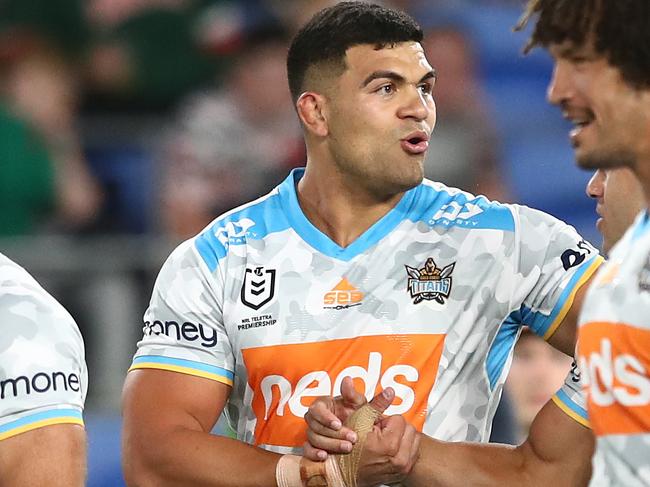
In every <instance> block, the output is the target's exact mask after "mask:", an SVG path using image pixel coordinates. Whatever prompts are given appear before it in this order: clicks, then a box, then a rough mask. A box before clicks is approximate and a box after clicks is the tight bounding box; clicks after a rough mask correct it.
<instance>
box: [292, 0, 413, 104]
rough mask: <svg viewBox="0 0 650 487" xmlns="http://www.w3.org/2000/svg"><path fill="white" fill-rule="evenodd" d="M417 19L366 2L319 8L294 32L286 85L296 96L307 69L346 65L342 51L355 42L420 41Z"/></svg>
mask: <svg viewBox="0 0 650 487" xmlns="http://www.w3.org/2000/svg"><path fill="white" fill-rule="evenodd" d="M423 37H424V34H423V33H422V29H421V28H420V26H419V25H418V24H417V22H416V21H415V20H414V19H413V18H411V17H410V16H409V15H407V14H406V13H404V12H400V11H397V10H391V9H388V8H384V7H381V6H379V5H375V4H370V3H366V2H341V3H338V4H336V5H334V6H333V7H329V8H326V9H324V10H321V11H320V12H318V13H317V14H316V15H314V17H313V18H312V19H311V20H310V21H309V22H308V23H307V24H306V25H305V26H304V27H303V28H302V29H301V30H300V31H299V32H298V34H296V36H295V37H294V39H293V42H292V43H291V47H290V48H289V54H288V56H287V75H288V78H289V89H290V90H291V96H292V98H293V99H294V101H295V100H297V99H298V97H299V96H300V94H301V93H302V89H303V84H304V82H305V75H306V73H307V70H308V69H309V68H310V67H312V66H314V65H316V64H320V63H333V64H334V65H336V66H338V67H340V68H341V71H343V70H344V69H345V53H346V51H347V50H348V49H349V48H351V47H354V46H357V45H361V44H373V45H375V46H377V48H382V47H384V46H386V45H390V44H396V43H398V42H409V41H413V42H421V41H422V39H423Z"/></svg>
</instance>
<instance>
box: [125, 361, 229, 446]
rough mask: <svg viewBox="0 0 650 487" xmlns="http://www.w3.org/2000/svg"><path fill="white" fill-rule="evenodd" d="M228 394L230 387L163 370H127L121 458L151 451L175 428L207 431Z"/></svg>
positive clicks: (217, 415)
mask: <svg viewBox="0 0 650 487" xmlns="http://www.w3.org/2000/svg"><path fill="white" fill-rule="evenodd" d="M229 394H230V386H228V385H226V384H223V383H221V382H217V381H214V380H210V379H205V378H202V377H197V376H192V375H188V374H182V373H177V372H171V371H167V370H155V369H144V370H133V371H131V372H129V374H128V376H127V378H126V382H125V385H124V394H123V416H124V425H123V447H124V452H125V458H129V457H131V456H135V457H138V456H140V455H142V454H143V453H145V452H151V451H152V448H151V445H155V444H160V442H161V440H162V439H163V438H164V436H165V435H166V434H169V433H171V432H173V431H175V430H177V429H179V428H182V429H189V430H194V431H199V432H205V433H209V432H210V431H211V429H212V427H213V426H214V424H215V423H216V421H217V419H218V418H219V415H220V414H221V412H222V410H223V408H224V405H225V403H226V400H227V399H228V396H229Z"/></svg>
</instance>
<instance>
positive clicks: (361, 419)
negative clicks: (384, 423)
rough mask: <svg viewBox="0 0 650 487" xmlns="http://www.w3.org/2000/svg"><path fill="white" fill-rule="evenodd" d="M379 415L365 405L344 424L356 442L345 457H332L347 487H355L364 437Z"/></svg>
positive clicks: (364, 441)
mask: <svg viewBox="0 0 650 487" xmlns="http://www.w3.org/2000/svg"><path fill="white" fill-rule="evenodd" d="M381 415H382V414H381V413H380V412H379V411H377V410H376V409H375V408H373V407H372V406H369V405H368V404H365V405H364V406H362V407H360V408H359V409H357V410H356V411H355V412H354V413H353V414H352V415H351V416H350V417H349V418H348V419H347V421H346V422H345V426H347V427H348V428H350V429H351V430H352V431H354V432H355V433H356V434H357V442H356V443H355V444H354V446H353V447H352V451H351V452H350V453H348V454H345V455H334V457H335V458H336V461H337V463H338V465H339V467H340V468H341V475H342V476H343V482H344V485H345V486H347V487H357V474H358V472H359V462H360V460H361V453H362V452H363V447H364V445H365V443H366V436H368V433H370V431H372V427H373V426H374V424H375V422H376V421H377V420H378V419H379V418H381Z"/></svg>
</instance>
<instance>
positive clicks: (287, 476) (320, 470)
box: [275, 455, 347, 487]
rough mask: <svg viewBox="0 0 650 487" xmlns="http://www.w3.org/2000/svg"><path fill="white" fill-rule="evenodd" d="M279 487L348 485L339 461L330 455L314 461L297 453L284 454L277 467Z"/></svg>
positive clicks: (342, 486) (337, 486)
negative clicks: (324, 458)
mask: <svg viewBox="0 0 650 487" xmlns="http://www.w3.org/2000/svg"><path fill="white" fill-rule="evenodd" d="M275 480H276V482H277V484H278V487H347V486H346V485H345V483H344V482H343V477H342V476H341V470H340V467H339V465H338V462H337V461H336V459H335V458H334V457H333V456H329V457H328V458H327V460H326V461H324V462H312V461H311V460H308V459H306V458H303V457H299V456H297V455H283V456H282V457H280V461H279V462H278V464H277V466H276V468H275Z"/></svg>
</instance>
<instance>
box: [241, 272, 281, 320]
mask: <svg viewBox="0 0 650 487" xmlns="http://www.w3.org/2000/svg"><path fill="white" fill-rule="evenodd" d="M274 294H275V269H264V267H256V268H255V269H246V274H245V275H244V284H243V286H242V287H241V302H242V303H244V304H245V305H246V306H248V307H249V308H251V309H254V310H258V309H260V308H261V307H262V306H264V305H265V304H266V303H268V302H269V301H271V300H272V299H273V295H274Z"/></svg>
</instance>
